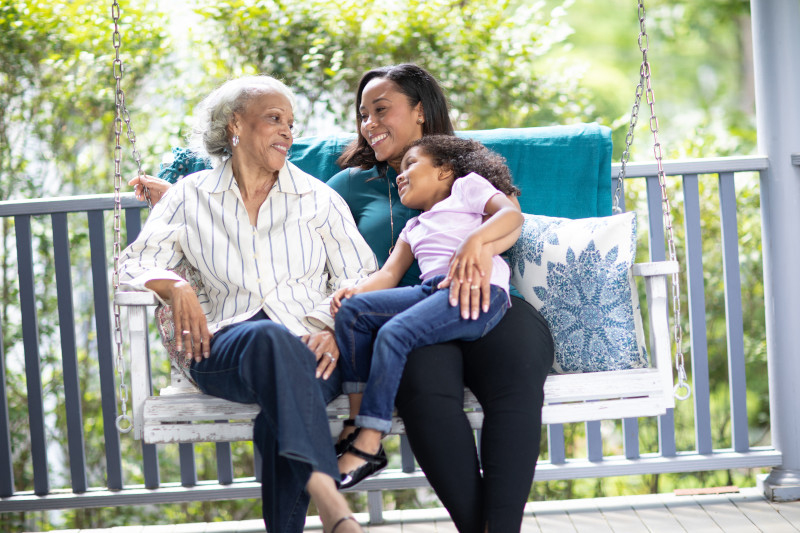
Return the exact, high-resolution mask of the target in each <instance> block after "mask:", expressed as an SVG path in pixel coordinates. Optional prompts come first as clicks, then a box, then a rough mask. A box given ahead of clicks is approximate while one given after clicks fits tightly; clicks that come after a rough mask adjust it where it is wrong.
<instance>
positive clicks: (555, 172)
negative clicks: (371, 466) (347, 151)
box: [290, 123, 611, 218]
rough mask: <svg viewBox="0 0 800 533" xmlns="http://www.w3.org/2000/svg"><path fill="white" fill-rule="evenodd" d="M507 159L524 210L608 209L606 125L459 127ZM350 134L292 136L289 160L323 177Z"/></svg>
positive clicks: (576, 213) (596, 212)
mask: <svg viewBox="0 0 800 533" xmlns="http://www.w3.org/2000/svg"><path fill="white" fill-rule="evenodd" d="M457 135H459V136H461V137H468V138H471V139H475V140H477V141H480V142H482V143H483V144H484V145H486V146H487V147H488V148H490V149H492V150H494V151H495V152H498V153H499V154H501V155H502V156H503V157H505V158H506V163H507V164H508V166H509V168H510V169H511V175H512V176H513V178H514V183H515V184H516V185H517V186H518V187H519V188H520V189H521V190H522V196H520V198H519V201H520V205H521V206H522V210H523V212H525V213H533V214H538V215H547V216H554V217H565V218H585V217H597V216H606V215H610V214H611V130H610V129H609V128H607V127H605V126H600V125H598V124H594V123H593V124H576V125H569V126H548V127H537V128H513V129H512V128H503V129H495V130H473V131H463V132H458V133H457ZM352 139H353V136H352V135H329V136H319V137H305V138H299V139H296V140H295V142H294V145H293V146H292V151H291V155H290V159H291V161H292V162H293V163H294V164H296V165H297V166H298V167H300V168H301V169H303V170H305V171H306V172H308V173H309V174H311V175H312V176H316V177H318V178H320V179H321V180H323V181H326V180H327V179H328V178H330V177H331V176H333V175H334V174H335V173H337V172H338V171H339V170H340V169H339V167H338V166H336V158H337V157H338V156H339V154H341V153H342V150H343V149H344V147H345V146H347V144H348V143H349V142H350V141H351V140H352Z"/></svg>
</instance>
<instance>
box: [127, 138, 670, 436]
mask: <svg viewBox="0 0 800 533" xmlns="http://www.w3.org/2000/svg"><path fill="white" fill-rule="evenodd" d="M461 135H464V136H469V137H471V138H475V139H477V140H479V141H481V142H483V143H484V144H485V145H487V146H488V147H489V148H491V149H493V150H495V151H497V152H499V153H500V154H502V155H503V156H504V157H505V158H506V160H507V163H508V166H509V168H510V169H511V172H512V176H514V180H515V183H516V184H517V185H518V186H519V187H520V188H521V189H522V192H523V194H522V196H521V197H520V204H521V206H522V210H523V212H526V213H537V214H543V215H547V216H553V217H564V218H584V217H599V216H606V215H610V214H611V185H612V184H611V164H610V159H611V138H610V130H609V129H608V128H605V127H601V126H598V125H596V124H582V125H575V126H556V127H546V128H521V129H502V130H490V131H473V132H462V133H461ZM351 138H352V137H348V136H340V137H325V138H309V139H297V140H296V141H295V144H294V146H293V147H292V153H293V155H292V161H293V162H294V163H295V164H297V165H298V166H299V167H300V168H302V169H303V170H305V171H306V172H309V173H310V174H312V175H315V176H331V175H333V174H334V173H335V172H336V171H337V170H338V168H337V167H336V165H335V159H336V156H337V155H338V153H340V152H341V150H342V148H343V147H344V146H345V145H346V144H347V143H348V142H349V141H350V139H351ZM677 272H678V264H677V263H676V262H669V261H667V262H657V263H643V264H635V265H633V267H632V273H633V275H634V276H639V277H642V278H643V280H644V286H645V291H646V301H647V307H648V310H649V313H648V318H649V333H650V343H649V344H650V350H649V353H650V366H649V367H647V368H635V369H629V370H612V371H604V372H589V373H579V374H551V375H550V376H549V377H548V378H547V380H546V382H545V387H544V388H545V403H544V408H543V413H542V418H543V423H544V424H558V423H572V422H585V421H594V420H604V419H622V418H635V417H648V416H658V415H663V414H665V413H666V412H667V409H669V408H672V407H674V395H673V376H672V364H671V338H670V330H669V321H668V302H669V293H668V283H667V282H668V277H669V276H671V275H673V274H674V273H677ZM123 289H124V287H123ZM115 302H116V303H117V304H118V305H120V306H121V307H123V308H125V309H127V326H128V327H127V330H128V334H129V341H130V354H131V362H130V365H131V366H130V373H131V380H132V387H131V403H132V406H131V407H132V414H133V417H132V425H133V435H134V437H135V438H136V439H143V440H144V442H146V443H150V444H158V443H175V442H181V443H183V442H206V441H211V442H228V441H238V440H250V439H251V438H252V420H253V418H254V417H255V416H256V415H257V414H258V408H257V406H255V405H246V404H239V403H235V402H229V401H226V400H221V399H219V398H215V397H211V396H207V395H204V394H201V393H200V392H198V391H197V390H196V389H195V387H194V386H193V385H192V384H191V383H190V382H189V381H188V380H187V379H186V377H185V376H184V375H183V374H182V372H180V371H179V370H177V369H173V371H172V382H171V384H170V386H169V387H167V388H165V389H162V390H161V391H160V394H159V395H157V396H154V395H153V390H152V389H153V387H152V381H151V377H150V361H149V357H148V329H149V328H148V326H149V324H150V323H151V322H152V319H151V318H149V316H148V315H149V308H150V307H151V306H155V305H156V304H157V303H158V302H157V300H156V298H155V297H154V295H153V294H152V293H150V292H137V291H126V290H120V291H118V292H117V293H116V295H115ZM464 408H465V410H466V411H467V413H468V418H469V419H470V422H471V424H472V426H473V428H475V429H478V428H480V426H481V423H482V413H481V411H480V405H479V404H478V402H477V400H476V399H475V397H474V396H473V395H472V394H471V393H470V392H469V391H468V390H467V391H466V393H465V402H464ZM328 414H329V420H330V428H331V434H332V435H337V434H338V433H339V432H340V431H341V427H342V420H343V419H344V418H346V417H347V415H348V403H347V399H346V397H345V396H340V397H339V398H337V399H336V400H334V401H333V402H332V403H331V404H330V405H329V407H328ZM391 433H393V434H399V433H404V427H403V423H402V420H401V419H399V418H395V419H394V421H393V427H392V430H391Z"/></svg>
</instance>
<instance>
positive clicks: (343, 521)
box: [330, 515, 360, 533]
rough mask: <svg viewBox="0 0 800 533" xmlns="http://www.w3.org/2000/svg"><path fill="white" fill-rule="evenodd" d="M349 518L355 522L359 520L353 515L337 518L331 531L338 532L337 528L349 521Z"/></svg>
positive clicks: (331, 532)
mask: <svg viewBox="0 0 800 533" xmlns="http://www.w3.org/2000/svg"><path fill="white" fill-rule="evenodd" d="M348 520H352V521H353V522H355V523H356V524H358V521H357V520H356V519H355V518H354V517H353V515H350V516H343V517H341V518H340V519H339V520H337V521H336V523H335V524H333V527H332V528H331V531H330V533H336V528H337V527H339V526H340V525H342V524H343V523H345V522H347V521H348ZM359 526H360V524H359Z"/></svg>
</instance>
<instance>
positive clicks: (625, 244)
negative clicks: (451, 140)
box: [509, 213, 648, 373]
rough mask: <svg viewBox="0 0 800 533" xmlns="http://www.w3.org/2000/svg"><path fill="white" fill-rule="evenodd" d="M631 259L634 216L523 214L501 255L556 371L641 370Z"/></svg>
mask: <svg viewBox="0 0 800 533" xmlns="http://www.w3.org/2000/svg"><path fill="white" fill-rule="evenodd" d="M635 256H636V215H635V214H634V213H622V214H619V215H613V216H610V217H599V218H583V219H576V220H572V219H567V218H554V217H546V216H539V215H529V214H525V223H524V224H523V226H522V235H521V236H520V238H519V240H518V241H517V243H516V244H515V245H514V246H513V247H512V248H511V250H509V262H510V264H511V283H512V284H513V285H514V286H515V287H516V288H517V290H518V291H519V292H520V293H521V294H522V296H523V297H524V298H525V300H526V301H527V302H529V303H530V304H532V305H533V306H534V307H535V308H536V309H538V310H539V311H540V312H541V313H542V315H543V316H544V318H545V319H546V320H547V323H548V324H549V325H550V331H551V333H552V335H553V340H554V341H555V351H556V357H555V362H554V363H553V369H554V370H555V371H556V372H559V373H565V372H598V371H603V370H622V369H629V368H642V367H646V366H648V358H647V351H646V349H645V344H644V333H643V330H642V318H641V313H640V309H639V297H638V293H637V290H636V284H635V283H634V280H633V275H632V274H631V265H632V264H633V262H634V258H635Z"/></svg>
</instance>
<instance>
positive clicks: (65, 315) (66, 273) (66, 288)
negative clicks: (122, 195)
mask: <svg viewBox="0 0 800 533" xmlns="http://www.w3.org/2000/svg"><path fill="white" fill-rule="evenodd" d="M50 218H51V220H52V222H53V253H54V255H55V258H54V259H55V267H56V292H57V294H58V326H59V332H60V334H61V366H62V368H63V371H64V400H65V402H66V411H67V442H68V450H69V470H70V475H71V477H72V491H73V492H86V489H87V487H88V485H89V483H88V481H87V479H86V450H85V445H84V440H83V414H82V410H81V386H80V378H79V374H78V353H77V347H76V344H75V309H74V307H73V305H72V275H71V272H70V266H71V263H70V252H69V244H70V243H69V226H68V221H67V214H66V213H54V214H53V215H51V217H50Z"/></svg>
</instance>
